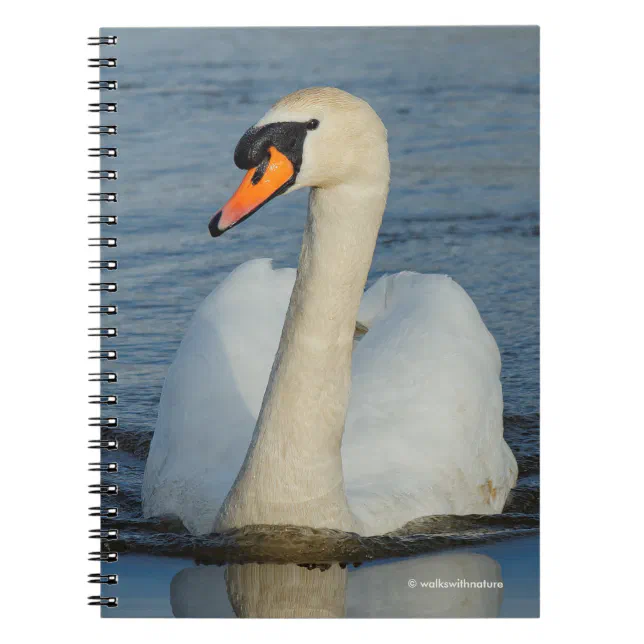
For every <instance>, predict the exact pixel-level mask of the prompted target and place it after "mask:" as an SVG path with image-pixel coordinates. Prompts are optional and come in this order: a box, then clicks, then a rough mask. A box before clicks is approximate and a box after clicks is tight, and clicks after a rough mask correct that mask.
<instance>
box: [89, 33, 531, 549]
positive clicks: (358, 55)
mask: <svg viewBox="0 0 644 644" xmlns="http://www.w3.org/2000/svg"><path fill="white" fill-rule="evenodd" d="M102 33H103V34H115V35H117V36H118V37H119V42H118V45H117V46H116V47H110V48H104V49H103V51H102V55H104V56H108V55H109V56H116V57H118V68H117V69H116V70H107V71H105V70H104V71H103V74H102V78H103V79H108V78H116V79H118V81H119V89H118V90H117V91H115V92H103V95H102V100H109V101H112V100H116V101H118V113H117V114H110V115H104V117H103V120H102V123H103V124H113V123H114V124H116V125H118V131H119V133H118V136H117V137H104V140H103V141H102V144H103V145H117V146H118V150H119V156H118V158H117V159H114V160H109V161H108V162H104V163H103V166H102V167H103V168H104V169H116V170H118V172H119V179H118V181H117V182H116V183H115V182H109V183H108V182H104V184H103V189H104V190H107V189H117V190H118V193H119V201H118V203H117V204H108V205H106V206H105V207H104V213H105V214H117V215H118V217H119V223H118V225H117V226H116V227H109V228H108V227H104V230H103V234H104V235H106V236H108V235H109V236H113V235H114V234H115V233H116V235H117V236H118V247H117V248H116V249H114V250H110V251H109V252H107V253H105V257H106V258H110V259H112V258H113V259H117V260H118V262H119V269H118V272H117V275H116V276H117V281H118V287H119V290H118V293H116V294H115V295H114V296H111V295H110V296H108V297H106V298H105V301H106V302H115V303H117V304H118V306H119V314H118V317H117V322H118V329H119V336H118V338H116V339H114V340H110V341H109V342H106V346H109V347H110V348H116V349H117V350H118V354H119V360H118V363H117V369H116V370H117V371H118V376H119V381H118V383H117V384H116V385H113V386H110V387H109V391H110V393H111V392H114V393H117V394H118V396H119V405H118V416H119V420H120V428H119V430H118V431H117V432H116V434H118V437H119V439H120V441H121V446H122V449H121V451H120V452H119V454H118V460H119V461H120V463H121V472H120V473H119V475H118V479H119V484H120V486H121V494H120V497H119V504H120V506H121V517H120V521H122V528H125V529H127V526H128V525H129V524H128V522H129V521H131V522H132V523H131V527H133V531H132V534H133V535H136V536H137V539H135V540H137V543H138V546H137V547H139V549H141V548H143V549H144V548H145V543H149V545H150V548H151V547H152V544H153V542H154V539H155V538H156V535H155V534H154V533H153V532H152V533H150V534H149V537H148V536H146V535H145V534H143V532H142V531H141V530H138V528H137V529H134V526H135V525H136V521H137V518H138V517H139V516H140V501H139V499H140V480H141V475H142V471H143V465H144V460H145V453H146V449H147V444H148V442H149V437H150V434H151V432H152V430H153V429H154V424H155V420H156V409H157V405H158V401H159V396H160V393H161V386H162V383H163V378H164V376H165V373H166V370H167V367H168V365H169V364H170V362H171V361H172V358H173V355H174V353H175V351H176V349H177V347H178V345H179V343H180V341H181V338H182V336H183V333H184V331H185V329H186V326H187V324H188V322H189V320H190V317H191V315H192V314H193V312H194V310H195V309H196V308H197V306H198V305H199V303H200V302H201V301H202V300H203V298H204V297H205V296H206V295H207V294H208V293H209V292H210V291H211V290H212V289H213V288H214V287H215V286H216V285H217V284H218V283H219V282H220V281H221V280H222V279H223V278H224V277H225V276H226V275H227V274H228V273H229V272H230V271H231V270H232V269H233V268H234V267H235V266H237V265H239V264H241V263H242V262H245V261H247V260H249V259H253V258H257V257H271V258H273V259H274V263H275V265H276V266H278V267H281V266H295V265H296V264H297V258H298V252H299V248H300V243H301V235H302V230H303V226H304V219H305V213H306V198H307V196H306V194H305V191H300V192H298V193H295V194H293V195H289V196H287V197H283V198H280V199H278V200H275V201H273V202H271V203H270V204H268V205H267V206H265V207H264V208H263V209H262V210H261V211H260V212H259V213H257V214H256V215H255V216H254V217H253V218H252V220H250V221H248V222H246V223H245V224H243V225H241V226H239V227H238V228H235V230H233V231H231V232H230V233H228V234H226V235H224V236H223V237H221V238H219V239H217V240H213V239H212V238H211V237H210V236H209V234H208V231H207V224H208V221H209V219H210V217H211V216H212V214H213V213H214V212H215V211H216V210H217V209H218V208H219V207H220V206H221V205H223V203H224V202H225V201H226V200H227V198H228V197H229V196H230V195H231V194H232V192H233V191H234V189H235V188H236V187H237V185H238V184H239V181H240V179H241V175H242V173H241V171H240V170H238V169H237V168H236V167H235V165H234V164H233V160H232V155H233V150H234V147H235V145H236V143H237V141H238V139H239V137H240V136H241V135H242V134H243V132H244V131H245V130H246V129H247V128H248V127H249V126H250V125H252V124H253V123H255V122H256V121H257V120H258V119H259V118H260V117H261V116H262V115H263V114H264V112H265V111H266V110H267V109H268V108H269V107H270V105H271V104H272V103H274V102H275V101H276V100H277V99H278V98H280V97H281V96H283V95H285V94H288V93H289V92H292V91H294V90H296V89H300V88H302V87H307V86H311V85H334V86H337V87H340V88H342V89H344V90H347V91H349V92H351V93H353V94H356V95H358V96H361V97H362V98H365V99H366V100H367V101H368V102H369V103H370V104H371V105H372V106H373V108H374V109H375V110H376V111H377V112H378V114H379V115H380V117H381V118H382V120H383V121H384V123H385V125H386V127H387V129H388V132H389V149H390V156H391V165H392V178H391V193H390V196H389V200H388V205H387V210H386V213H385V218H384V221H383V225H382V229H381V231H380V235H379V238H378V244H377V248H376V252H375V256H374V260H373V265H372V269H371V272H370V276H369V284H371V283H373V281H375V280H376V279H377V278H378V277H379V276H381V275H382V274H384V273H388V272H398V271H401V270H414V271H419V272H424V273H431V272H439V273H447V274H449V275H451V276H452V277H454V278H455V279H456V280H457V281H458V282H459V283H460V284H461V285H462V286H463V287H464V288H465V289H466V290H467V291H468V293H469V294H470V295H471V297H472V298H473V300H474V301H475V303H476V304H477V306H478V308H479V310H480V312H481V315H482V316H483V319H484V320H485V323H486V324H487V326H488V328H489V329H490V331H491V332H492V334H493V335H494V337H495V338H496V340H497V343H498V344H499V347H500V349H501V353H502V359H503V372H502V381H503V390H504V398H505V417H506V436H507V438H508V442H509V443H510V445H511V446H512V448H513V450H514V452H515V454H516V455H517V458H518V461H519V468H520V472H521V475H520V476H521V478H520V481H519V491H518V493H517V495H515V498H514V502H513V503H514V505H513V506H512V507H511V508H510V509H511V510H512V511H513V512H514V513H515V514H517V515H518V514H522V515H525V516H530V517H534V516H535V515H536V514H537V513H538V485H539V483H538V473H539V468H538V426H539V36H538V30H537V28H509V27H508V28H387V29H382V28H378V29H375V28H374V29H353V28H352V29H253V30H248V29H221V30H207V29H167V30H163V29H151V30H139V29H105V30H103V32H102ZM112 275H113V274H110V277H111V276H112ZM106 391H107V387H106ZM137 530H138V532H137ZM146 534H147V533H146ZM146 539H147V540H148V541H146ZM141 544H143V545H141ZM166 546H167V547H170V546H168V545H167V544H166Z"/></svg>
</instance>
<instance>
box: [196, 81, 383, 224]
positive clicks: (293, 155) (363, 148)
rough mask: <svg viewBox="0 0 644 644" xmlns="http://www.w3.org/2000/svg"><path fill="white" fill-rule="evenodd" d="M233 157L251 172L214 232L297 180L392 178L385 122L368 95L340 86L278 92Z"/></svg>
mask: <svg viewBox="0 0 644 644" xmlns="http://www.w3.org/2000/svg"><path fill="white" fill-rule="evenodd" d="M234 160H235V165H237V167H238V168H240V169H242V170H246V175H245V176H244V179H243V181H242V183H241V185H240V186H239V188H238V189H237V191H236V192H235V194H234V195H233V196H232V197H231V198H230V200H229V201H228V202H227V203H226V204H225V205H224V206H223V208H221V209H220V210H219V211H218V212H217V213H216V214H215V215H214V217H213V218H212V219H211V220H210V224H209V226H208V228H209V230H210V234H211V235H212V236H213V237H218V236H219V235H221V234H222V233H224V232H225V231H226V230H229V229H230V228H233V227H234V226H236V225H237V224H239V223H241V222H242V221H244V220H245V219H247V218H248V217H250V216H251V215H252V214H253V213H255V212H257V211H258V210H259V209H260V208H261V207H262V206H263V205H264V204H266V203H268V202H269V201H270V200H271V199H274V198H275V197H277V196H279V195H281V194H286V193H287V192H292V191H294V190H298V189H299V188H319V189H325V188H332V187H334V186H338V185H341V184H349V185H352V184H353V185H356V186H368V185H370V184H376V185H383V184H384V185H385V187H388V185H389V155H388V151H387V130H386V129H385V126H384V125H383V123H382V121H381V120H380V118H379V117H378V115H377V114H376V112H375V111H374V110H373V109H372V108H371V106H370V105H369V104H368V103H367V102H366V101H364V100H362V99H360V98H358V97H356V96H353V95H352V94H349V93H348V92H344V91H342V90H340V89H336V88H335V87H311V88H308V89H303V90H299V91H297V92H294V93H293V94H289V95H288V96H285V97H284V98H282V99H280V100H279V101H278V102H277V103H276V104H275V105H273V107H272V108H271V109H270V110H269V111H268V112H267V113H266V114H265V115H264V116H263V117H262V118H261V119H260V120H259V121H258V122H257V123H256V124H255V125H254V126H253V127H251V128H250V129H249V130H247V131H246V133H245V134H244V135H243V136H242V138H241V139H240V141H239V143H238V144H237V147H236V148H235V157H234Z"/></svg>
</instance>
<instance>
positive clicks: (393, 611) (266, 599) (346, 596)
mask: <svg viewBox="0 0 644 644" xmlns="http://www.w3.org/2000/svg"><path fill="white" fill-rule="evenodd" d="M502 600H503V588H502V578H501V567H500V565H499V564H498V563H497V562H496V561H495V560H494V559H492V558H490V557H488V556H487V555H481V554H476V553H471V552H449V553H443V554H436V555H430V556H425V557H417V558H412V559H405V560H400V561H390V562H387V563H382V564H377V565H369V566H363V567H361V568H359V569H352V570H350V571H349V570H347V569H343V568H341V567H340V566H339V565H338V564H333V565H332V566H331V567H330V568H329V569H328V570H324V571H322V570H319V569H314V570H309V569H307V568H304V567H301V566H298V565H296V564H272V563H264V564H258V563H249V564H243V565H241V564H230V565H228V566H226V567H217V566H199V567H191V568H185V569H184V570H182V571H180V572H179V573H177V574H176V575H175V577H174V578H173V580H172V582H171V585H170V602H171V604H172V612H173V614H174V616H175V617H234V616H237V617H496V616H498V615H499V612H500V609H501V603H502Z"/></svg>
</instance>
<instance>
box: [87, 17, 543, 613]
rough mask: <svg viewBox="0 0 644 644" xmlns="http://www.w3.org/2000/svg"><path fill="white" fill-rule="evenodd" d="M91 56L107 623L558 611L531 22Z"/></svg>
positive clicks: (99, 595)
mask: <svg viewBox="0 0 644 644" xmlns="http://www.w3.org/2000/svg"><path fill="white" fill-rule="evenodd" d="M88 50H89V56H88V57H89V66H90V67H91V68H92V72H93V74H92V78H91V80H90V82H89V89H88V95H89V97H90V98H89V101H88V102H89V111H90V112H91V116H92V122H91V125H90V131H91V132H92V133H94V134H95V135H96V137H95V139H96V144H95V146H94V147H92V148H91V149H90V150H89V155H90V157H91V167H90V171H89V178H90V182H89V183H90V184H91V189H90V191H89V201H90V202H92V203H91V207H92V208H93V214H91V215H90V216H89V223H90V229H91V234H90V235H89V237H90V242H89V243H90V245H92V246H94V247H96V257H95V259H93V260H92V261H91V263H90V268H91V272H92V275H93V277H94V279H93V280H92V283H91V285H90V290H91V291H92V292H93V293H92V300H91V305H90V312H91V313H92V314H94V315H93V319H94V320H95V321H96V323H95V324H94V325H93V327H92V329H91V330H90V336H92V343H93V344H92V347H91V351H90V358H91V362H92V365H93V366H94V367H96V368H94V369H92V372H93V374H92V376H91V378H92V379H94V380H97V381H99V382H100V394H97V395H95V396H92V397H91V400H90V403H92V406H91V409H92V410H93V412H94V413H92V415H91V416H92V417H91V419H90V427H91V431H92V436H91V439H90V444H89V447H90V448H91V454H92V459H91V464H90V468H91V469H92V470H94V471H95V472H96V477H97V478H96V483H95V484H93V485H92V486H91V489H90V492H91V493H92V500H93V502H92V504H91V509H90V512H91V514H92V515H94V516H95V517H96V522H97V523H96V528H95V529H94V530H93V531H92V533H91V535H90V536H91V537H93V538H94V540H93V541H92V543H93V544H94V547H93V548H92V552H91V554H90V558H91V559H92V561H93V562H94V563H93V564H92V566H93V569H92V571H91V573H90V575H89V581H90V583H91V584H92V590H93V592H92V594H91V596H90V599H89V603H90V604H93V605H98V606H100V607H101V615H102V616H104V617H117V618H118V617H173V616H174V617H227V618H228V617H276V618H277V617H313V618H321V617H335V618H341V617H346V618H354V617H378V618H382V617H403V616H404V617H534V616H538V614H539V536H538V530H539V339H538V337H539V336H538V334H539V31H538V28H536V27H531V26H525V27H498V28H497V27H395V28H394V27H390V28H367V27H365V28H279V29H278V28H226V29H219V28H212V29H206V28H194V29H187V28H177V29H120V28H119V29H105V30H102V31H101V32H100V35H98V36H96V37H92V38H90V39H89V46H88ZM95 410H99V411H95Z"/></svg>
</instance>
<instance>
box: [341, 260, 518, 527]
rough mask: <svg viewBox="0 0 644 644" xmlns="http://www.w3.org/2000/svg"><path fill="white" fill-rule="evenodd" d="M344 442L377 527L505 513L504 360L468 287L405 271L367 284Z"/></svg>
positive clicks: (362, 503) (368, 516) (354, 485)
mask: <svg viewBox="0 0 644 644" xmlns="http://www.w3.org/2000/svg"><path fill="white" fill-rule="evenodd" d="M358 317H359V319H360V320H361V322H362V323H363V324H365V325H366V326H367V327H368V328H369V331H368V333H366V335H365V336H364V337H363V338H362V339H361V340H360V341H359V342H358V343H357V346H356V348H355V351H354V356H353V374H352V391H351V398H350V403H349V410H348V414H347V421H346V427H345V435H344V440H343V445H342V456H343V464H344V467H343V469H344V474H345V485H346V491H347V496H348V498H349V504H350V507H351V510H352V511H353V512H354V514H355V515H356V516H357V518H358V520H359V521H360V522H361V523H362V526H363V528H364V531H365V533H366V534H375V533H380V534H382V533H383V532H386V531H388V530H393V529H395V528H398V527H400V526H401V525H403V524H404V523H406V522H407V521H410V520H412V519H415V518H417V517H421V516H425V515H431V514H469V513H486V514H487V513H494V512H500V511H501V510H502V508H503V504H504V502H505V498H506V496H507V493H508V491H509V490H510V489H511V487H512V486H513V485H514V483H515V481H516V475H517V469H516V461H515V459H514V457H513V455H512V453H511V451H510V449H509V448H508V446H507V444H506V443H505V441H504V439H503V396H502V392H501V382H500V378H499V376H500V369H501V359H500V355H499V350H498V347H497V345H496V342H495V341H494V338H493V337H492V335H491V334H490V332H489V331H488V330H487V328H486V326H485V324H484V323H483V321H482V319H481V316H480V315H479V312H478V310H477V308H476V306H475V304H474V303H473V302H472V300H471V299H470V297H469V296H468V295H467V293H466V292H465V291H464V290H463V289H462V288H461V287H460V286H459V285H458V284H457V283H456V282H455V281H453V280H452V279H451V278H449V277H447V276H444V275H422V274H417V273H409V272H405V273H399V274H396V275H389V276H385V277H383V278H381V279H380V280H378V281H377V282H376V283H375V284H374V285H373V286H372V287H371V288H370V289H369V290H368V291H367V292H366V293H365V296H364V298H363V301H362V305H361V308H360V312H359V316H358Z"/></svg>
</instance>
